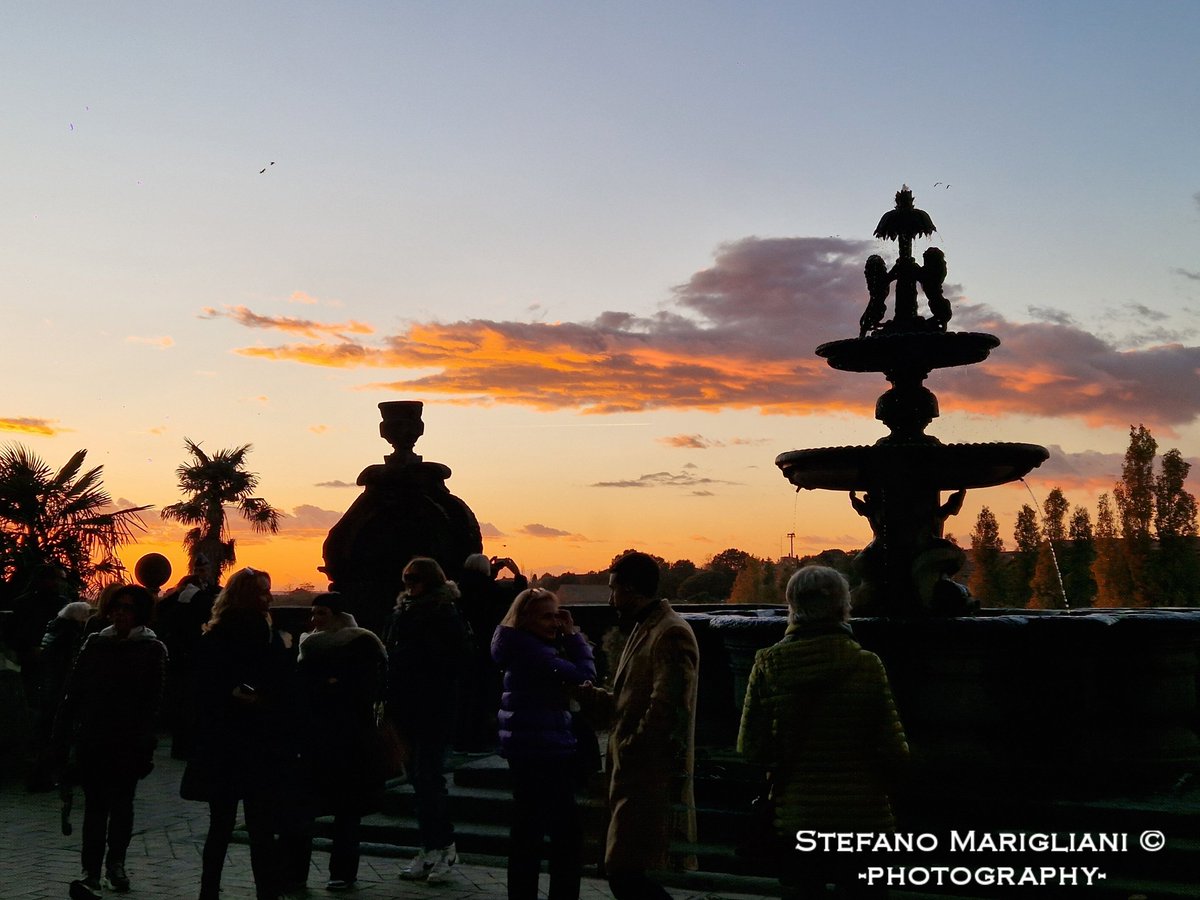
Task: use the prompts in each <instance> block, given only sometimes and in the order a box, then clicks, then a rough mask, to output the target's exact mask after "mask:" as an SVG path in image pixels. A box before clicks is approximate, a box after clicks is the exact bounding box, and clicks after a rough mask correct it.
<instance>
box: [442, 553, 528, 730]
mask: <svg viewBox="0 0 1200 900" xmlns="http://www.w3.org/2000/svg"><path fill="white" fill-rule="evenodd" d="M506 569H507V570H508V571H509V572H511V573H512V576H513V577H512V578H500V577H499V576H500V573H502V572H503V571H505V570H506ZM527 587H529V579H528V578H526V577H525V576H524V575H522V574H521V569H520V568H519V567H518V566H517V564H516V563H515V562H513V561H512V560H511V559H509V558H508V557H498V556H493V557H491V558H490V559H489V558H488V557H487V556H484V555H483V554H482V553H472V554H471V555H470V556H468V557H467V558H466V560H465V561H464V562H463V571H462V575H461V576H460V577H459V579H458V590H459V593H460V594H461V595H462V596H461V597H460V599H459V601H458V608H459V610H461V611H462V616H463V619H464V620H465V621H466V623H467V625H468V627H469V628H470V631H471V636H472V641H473V644H472V652H471V656H470V659H469V660H468V662H467V671H466V673H465V675H464V678H463V691H462V697H461V698H460V704H459V708H460V711H461V716H460V721H459V724H458V734H457V736H456V741H455V746H456V747H458V748H459V749H461V750H466V751H468V752H470V751H487V752H495V749H496V710H497V709H499V707H500V691H501V677H500V671H499V669H497V668H496V665H495V663H493V662H492V634H493V633H494V632H495V630H496V626H497V625H499V624H500V620H501V619H503V618H504V615H505V613H507V612H508V609H509V607H510V606H512V602H513V600H515V599H516V597H517V595H518V594H519V593H521V591H523V590H525V589H526V588H527Z"/></svg>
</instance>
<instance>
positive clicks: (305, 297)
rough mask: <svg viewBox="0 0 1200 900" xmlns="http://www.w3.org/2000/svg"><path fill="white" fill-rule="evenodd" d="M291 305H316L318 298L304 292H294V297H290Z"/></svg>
mask: <svg viewBox="0 0 1200 900" xmlns="http://www.w3.org/2000/svg"><path fill="white" fill-rule="evenodd" d="M288 302H289V303H303V304H305V305H306V306H312V305H314V304H316V302H317V298H316V297H314V296H312V295H311V294H306V293H304V291H292V296H290V297H288Z"/></svg>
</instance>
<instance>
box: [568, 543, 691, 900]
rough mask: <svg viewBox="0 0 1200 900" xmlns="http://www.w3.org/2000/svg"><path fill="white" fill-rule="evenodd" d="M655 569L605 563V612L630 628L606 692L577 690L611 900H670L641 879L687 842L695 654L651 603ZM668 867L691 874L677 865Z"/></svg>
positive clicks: (670, 618) (645, 564) (665, 606)
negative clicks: (597, 745) (604, 749)
mask: <svg viewBox="0 0 1200 900" xmlns="http://www.w3.org/2000/svg"><path fill="white" fill-rule="evenodd" d="M658 578H659V571H658V564H657V563H655V562H654V559H653V558H652V557H650V556H648V555H646V554H645V553H638V552H632V553H626V554H625V555H624V556H622V557H621V558H620V559H619V560H617V561H616V562H615V563H613V567H612V571H611V574H610V575H609V579H608V583H609V587H610V589H611V591H612V597H611V598H610V601H609V602H610V603H611V604H612V605H613V607H614V608H615V609H616V611H617V614H618V616H619V617H620V619H621V621H622V623H623V624H624V625H625V627H627V628H632V631H631V632H630V634H629V640H628V641H627V642H626V643H625V649H624V651H622V653H621V660H620V662H619V663H618V664H617V668H616V672H615V674H614V676H613V689H612V692H611V693H610V692H608V691H605V690H602V689H600V688H597V687H593V686H590V685H585V686H584V687H583V688H580V689H579V699H580V702H581V703H583V704H584V705H585V711H586V710H588V709H589V708H590V710H591V711H592V714H593V715H594V716H596V717H597V720H598V721H606V722H607V723H609V724H610V726H611V728H610V731H609V736H608V773H609V789H608V806H609V813H610V816H611V818H610V820H609V826H608V842H607V846H606V848H605V853H604V867H605V869H606V870H607V872H608V884H609V887H610V888H611V889H612V892H613V896H614V897H616V898H617V900H626V898H629V900H653V898H661V897H667V898H669V897H670V894H668V893H667V892H666V891H664V890H663V889H662V888H661V887H659V886H658V885H657V884H656V883H654V882H653V881H651V879H650V878H649V877H648V875H647V872H650V871H653V870H656V869H666V868H668V867H669V866H670V863H671V859H670V854H669V850H670V845H671V841H672V840H673V839H678V840H683V841H695V839H696V803H695V800H694V798H693V794H692V770H693V765H694V757H695V732H696V689H697V685H698V683H699V682H698V678H699V666H700V649H699V647H698V646H697V643H696V636H695V634H693V633H692V628H691V626H690V625H688V623H687V622H686V621H684V619H683V618H682V617H681V616H680V615H679V614H678V613H677V612H675V610H673V609H671V606H670V604H669V603H667V601H666V600H661V599H659V598H658ZM675 862H676V866H677V867H682V868H695V858H694V857H689V856H685V857H684V858H683V859H681V860H676V861H675Z"/></svg>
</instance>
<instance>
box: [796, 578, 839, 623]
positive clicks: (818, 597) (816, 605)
mask: <svg viewBox="0 0 1200 900" xmlns="http://www.w3.org/2000/svg"><path fill="white" fill-rule="evenodd" d="M784 595H785V596H786V597H787V604H788V621H789V622H791V623H796V622H844V621H845V620H846V619H848V618H849V617H850V584H849V583H848V582H847V581H846V578H845V576H843V575H842V573H841V572H839V571H838V570H837V569H830V568H829V567H828V566H805V567H804V568H802V569H798V570H796V572H795V574H793V575H792V577H791V578H790V579H788V583H787V588H786V589H785V591H784Z"/></svg>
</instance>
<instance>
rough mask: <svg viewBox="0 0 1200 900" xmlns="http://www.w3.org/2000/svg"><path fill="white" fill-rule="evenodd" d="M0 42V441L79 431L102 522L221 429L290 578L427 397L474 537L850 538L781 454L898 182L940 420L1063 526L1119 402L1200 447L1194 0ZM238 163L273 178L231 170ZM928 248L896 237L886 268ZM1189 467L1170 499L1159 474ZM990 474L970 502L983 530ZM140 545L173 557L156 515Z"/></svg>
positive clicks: (825, 372) (217, 440)
mask: <svg viewBox="0 0 1200 900" xmlns="http://www.w3.org/2000/svg"><path fill="white" fill-rule="evenodd" d="M4 18H5V23H4V29H3V33H2V34H0V47H2V49H3V58H4V60H5V78H4V80H3V84H0V103H2V106H0V110H2V113H3V120H4V123H5V139H4V140H3V141H2V142H0V169H2V170H3V172H4V174H5V185H6V187H5V191H4V197H3V203H0V228H2V229H3V231H2V234H0V292H2V295H3V301H4V302H3V335H4V338H5V339H4V350H3V353H0V372H3V383H4V384H5V385H6V390H4V391H3V393H2V394H0V443H11V442H21V443H23V444H25V445H27V446H29V447H30V448H32V449H33V450H34V451H35V452H37V453H38V454H39V455H40V456H42V457H43V458H44V459H45V460H47V461H48V462H49V463H51V464H53V465H55V466H58V465H61V464H62V463H63V462H65V461H66V459H67V458H68V457H69V456H70V454H71V453H72V452H73V451H75V450H77V449H79V448H87V449H88V451H89V456H88V461H89V462H90V463H93V464H96V463H102V464H103V465H104V467H105V476H106V477H105V482H106V485H107V486H108V488H109V490H110V492H111V493H112V494H113V496H114V497H117V498H120V501H119V502H120V503H121V505H133V504H153V505H154V506H155V507H156V508H161V507H162V506H165V505H167V504H169V503H172V502H175V501H176V500H178V499H179V494H178V492H177V489H176V480H175V474H174V473H175V467H176V466H177V465H178V464H179V463H180V462H182V461H183V460H184V458H185V451H184V448H183V442H184V438H185V437H187V438H190V439H192V440H195V441H198V442H201V443H202V444H203V446H204V447H205V448H206V449H210V450H216V449H220V448H223V447H228V446H233V445H238V444H243V443H251V444H253V445H254V450H253V453H252V454H251V456H250V467H251V468H252V469H253V470H255V471H257V472H259V473H260V474H261V476H262V480H261V485H260V488H261V490H260V493H261V495H262V496H263V497H265V498H266V499H268V500H269V501H270V502H272V503H273V504H275V505H276V506H277V507H279V508H280V509H282V510H283V511H284V512H285V513H286V514H287V517H286V518H285V519H284V522H283V527H282V530H281V533H280V535H279V536H278V537H276V538H272V539H271V540H269V541H267V540H264V539H261V538H256V537H253V536H251V535H249V534H241V533H240V532H239V534H238V539H239V561H240V562H241V563H243V564H251V565H255V566H259V567H264V568H267V569H270V570H271V571H272V572H273V573H274V575H275V579H276V586H277V587H286V586H288V585H294V584H299V583H303V582H312V583H314V584H316V585H317V586H318V587H324V585H325V582H324V580H323V577H322V576H321V575H320V573H319V572H317V570H316V567H317V566H318V565H320V564H321V558H320V545H321V541H322V540H323V538H324V536H325V534H326V532H327V531H328V529H329V527H330V526H331V525H332V524H333V523H334V522H336V521H337V519H338V518H339V517H340V516H341V514H342V513H343V512H344V511H345V510H346V508H347V507H348V506H349V505H350V503H351V502H352V501H353V500H354V498H355V497H356V496H357V495H358V492H359V488H357V487H356V486H355V484H354V482H355V479H356V477H357V476H358V473H359V472H360V471H361V470H362V469H363V468H364V467H365V466H367V465H370V464H373V463H378V462H381V461H382V457H383V456H384V455H385V454H386V453H388V452H390V448H389V447H388V446H387V444H385V443H384V442H383V441H382V440H381V439H380V438H379V437H378V430H377V428H378V420H379V416H378V412H377V409H376V404H378V403H379V402H381V401H384V400H398V399H417V400H423V401H424V402H425V404H426V405H425V417H424V418H425V423H426V435H425V437H424V438H423V439H422V440H421V441H420V442H419V443H418V445H417V448H416V450H417V452H418V453H421V454H423V455H424V457H425V459H427V460H433V461H438V462H442V463H445V464H446V465H448V466H450V467H451V468H452V469H453V470H454V475H453V477H452V478H451V479H450V481H449V483H448V486H449V488H450V489H451V491H453V492H454V493H455V494H457V495H458V496H460V497H461V498H463V499H464V500H465V501H466V502H467V503H468V504H469V505H470V506H471V507H472V509H473V510H474V511H475V513H476V515H477V517H478V518H479V521H480V522H481V524H482V525H483V528H484V532H485V550H486V551H487V552H489V553H493V554H500V555H507V556H513V557H514V558H515V559H516V561H517V562H518V563H519V564H520V565H521V567H522V568H523V569H524V570H525V571H526V572H545V571H561V570H563V569H574V570H586V569H592V568H603V567H604V566H605V565H606V564H607V562H608V560H609V559H611V557H612V556H613V555H614V554H615V553H617V552H619V551H620V550H622V549H624V548H627V547H635V546H636V547H639V548H641V549H645V550H647V551H650V552H653V553H657V554H659V555H661V556H664V557H666V558H668V559H671V560H673V559H679V558H689V559H692V560H695V561H697V562H702V561H703V560H704V559H706V558H707V557H709V556H711V555H712V554H713V553H716V552H719V551H720V550H723V549H725V548H726V547H739V548H741V549H744V550H748V551H750V552H751V553H754V554H756V555H759V556H770V557H778V556H780V555H781V554H782V553H785V552H787V549H788V538H787V537H786V535H787V534H788V533H789V532H794V533H795V535H796V538H795V548H796V551H797V552H799V553H803V552H812V551H816V550H821V549H823V548H826V547H842V548H847V549H849V548H853V547H860V546H862V545H863V544H864V543H865V542H866V541H867V540H868V539H869V529H868V528H867V526H866V524H865V522H864V521H863V520H861V519H859V518H858V517H857V516H856V515H855V514H854V512H853V510H852V509H851V508H850V505H849V503H848V501H847V498H846V497H845V496H844V495H840V494H828V493H809V492H805V493H802V494H796V493H795V492H794V491H793V489H792V488H791V486H790V485H789V484H788V483H787V482H786V481H785V480H784V478H783V477H782V475H780V473H779V471H778V469H777V468H776V467H775V465H774V459H775V456H776V455H777V454H779V453H781V452H783V451H786V450H792V449H799V448H805V447H824V446H834V445H841V444H865V443H871V442H873V441H875V440H876V439H877V438H878V437H880V436H881V435H882V434H883V433H884V432H885V429H884V427H883V426H882V424H880V423H878V422H876V421H875V420H874V418H873V411H874V402H875V398H876V397H877V396H878V395H879V394H880V393H881V392H882V391H883V390H884V388H886V386H887V385H886V382H885V381H884V380H883V378H882V376H878V375H852V374H841V373H837V372H834V371H833V370H831V369H830V368H828V366H826V365H825V363H824V362H823V361H821V360H819V359H817V358H816V357H815V356H814V354H813V349H814V348H815V347H816V346H817V345H818V344H819V343H821V342H823V341H827V340H833V339H837V338H844V337H852V336H855V335H856V334H857V322H858V318H859V316H860V315H861V313H862V311H863V308H864V307H865V304H866V300H867V294H866V289H865V285H864V282H863V277H862V269H863V264H864V262H865V260H866V257H867V256H868V255H870V254H872V253H881V254H883V255H884V257H885V258H886V259H887V261H888V262H889V263H890V262H891V261H892V260H894V258H895V255H896V247H895V244H893V243H890V242H884V241H877V240H875V239H874V238H872V236H871V234H872V231H873V229H874V227H875V224H876V222H877V221H878V219H879V217H880V215H881V214H882V213H883V212H885V211H886V210H888V209H890V208H891V206H892V203H893V200H892V198H893V194H894V193H895V191H896V190H897V189H899V188H900V186H901V184H904V183H907V184H908V185H910V186H911V187H912V189H913V191H914V193H915V195H916V202H917V205H918V206H919V207H921V208H923V209H925V210H927V211H928V212H929V213H930V215H931V216H932V218H933V220H934V222H935V223H936V224H937V228H938V231H937V233H936V234H935V235H934V237H933V243H934V244H935V245H936V246H938V247H940V248H942V249H943V250H944V251H945V254H946V258H947V261H948V265H949V279H948V284H953V296H954V298H955V301H954V302H955V317H954V320H953V322H952V323H951V328H953V329H961V330H975V331H987V332H990V333H993V334H995V335H997V336H998V337H999V338H1000V339H1001V341H1002V345H1001V347H1000V348H999V349H998V350H996V351H995V352H994V353H993V354H992V357H991V359H990V360H989V361H988V362H986V363H984V364H983V365H980V366H975V367H971V368H969V369H958V370H953V371H942V372H937V373H935V374H934V375H933V376H932V377H931V378H930V380H929V382H927V384H928V386H929V387H930V388H931V389H932V390H933V391H934V392H935V393H937V395H938V397H939V399H940V401H941V408H942V416H941V418H940V419H938V420H937V421H935V423H934V424H933V425H932V426H931V428H930V429H929V430H930V432H931V433H933V434H935V435H937V436H938V437H940V438H941V439H942V440H944V441H948V442H949V441H993V440H1014V441H1030V442H1036V443H1041V444H1044V445H1046V446H1048V447H1050V449H1051V451H1052V457H1051V459H1050V461H1049V462H1048V463H1047V464H1045V465H1044V466H1043V467H1042V468H1041V469H1038V470H1035V471H1034V473H1033V475H1032V476H1031V477H1030V479H1029V486H1030V489H1031V490H1032V492H1033V494H1034V496H1035V497H1036V498H1037V500H1038V502H1039V503H1040V500H1041V498H1042V497H1043V496H1044V495H1045V493H1046V491H1048V490H1049V489H1050V488H1051V487H1053V486H1055V485H1060V486H1062V487H1063V488H1064V489H1065V490H1066V492H1067V495H1068V498H1069V499H1070V500H1071V501H1072V502H1073V503H1081V504H1085V505H1088V506H1089V507H1092V508H1093V509H1094V502H1095V497H1096V494H1097V493H1098V492H1099V491H1102V490H1107V489H1109V488H1110V487H1111V485H1112V483H1113V480H1114V479H1115V478H1116V477H1117V475H1118V474H1119V470H1120V458H1121V454H1122V453H1123V451H1124V449H1125V446H1126V444H1127V443H1128V432H1129V427H1130V425H1131V424H1136V423H1145V424H1146V425H1147V426H1148V427H1149V428H1150V429H1151V430H1152V431H1153V433H1154V434H1155V436H1156V437H1157V438H1158V440H1159V444H1160V448H1161V449H1164V450H1165V449H1167V448H1169V447H1179V448H1180V449H1181V450H1182V451H1183V453H1184V455H1185V456H1186V457H1187V458H1189V459H1191V460H1193V461H1194V462H1195V461H1196V457H1197V456H1198V455H1200V441H1198V438H1200V424H1198V422H1197V418H1198V415H1200V401H1198V398H1200V302H1198V301H1200V253H1198V252H1197V248H1198V247H1200V168H1198V167H1197V158H1198V155H1197V154H1198V149H1197V148H1200V65H1198V64H1197V55H1196V47H1197V45H1198V44H1200V40H1198V39H1200V5H1197V4H1195V3H1184V2H1179V3H1170V2H1162V3H1147V4H1132V3H1104V2H1086V3H1085V2H1079V3H1066V2H1040V3H1033V2H1007V3H976V2H968V3H922V2H915V3H908V4H903V5H897V4H894V3H853V4H829V3H806V2H796V3H765V2H764V3H746V2H737V3H734V2H686V3H683V2H680V3H669V2H651V3H645V2H639V3H626V2H607V3H603V4H600V3H587V4H585V3H575V4H563V3H529V2H511V3H498V2H492V3H485V2H477V3H438V2H428V3H416V2H402V0H397V2H388V3H383V2H357V3H341V4H334V3H326V2H295V0H292V2H287V3H283V2H253V3H249V4H246V3H227V2H212V3H205V4H187V5H184V4H148V3H118V2H108V0H103V2H99V3H94V4H77V3H70V4H68V3H39V4H21V5H16V6H10V7H9V8H8V9H7V11H6V14H5V17H4ZM261 170H265V171H261ZM924 246H925V243H924V242H921V241H918V243H917V247H916V250H917V254H918V255H919V253H920V250H921V249H923V248H924ZM1190 487H1191V489H1192V490H1193V491H1196V490H1198V489H1200V485H1198V483H1197V480H1196V479H1193V480H1192V482H1191V484H1190ZM1029 500H1030V494H1029V493H1027V492H1026V489H1025V487H1024V486H1022V485H1019V484H1018V485H1017V486H1014V487H1005V488H995V489H992V490H988V491H977V492H973V493H971V494H970V495H969V496H968V498H967V503H966V505H965V506H964V509H963V511H962V513H961V515H960V516H959V517H958V518H957V519H954V520H952V521H951V522H950V523H949V524H948V529H949V530H950V531H952V532H953V533H955V534H956V535H958V536H959V537H960V538H962V539H964V540H965V538H966V536H967V535H968V534H969V532H970V530H971V527H972V525H973V523H974V520H975V517H976V515H977V514H978V511H979V508H980V506H981V505H983V504H987V505H988V506H990V507H991V508H992V509H993V510H995V511H996V512H997V513H998V514H999V515H1000V518H1001V527H1002V529H1003V532H1004V534H1005V537H1006V539H1007V540H1009V542H1010V543H1011V529H1012V522H1011V520H1012V515H1013V514H1014V512H1015V511H1016V509H1017V508H1018V507H1019V506H1020V505H1021V503H1023V502H1027V501H1029ZM147 525H148V527H149V532H148V533H147V534H146V535H145V536H144V540H143V541H142V543H140V544H139V545H137V546H136V547H131V548H128V549H127V550H126V551H125V553H124V554H123V555H124V557H125V559H126V561H127V563H132V562H133V561H134V560H136V558H137V557H138V556H140V555H141V554H142V553H144V552H147V551H149V550H157V551H160V552H163V553H166V554H167V555H168V557H170V558H171V560H172V562H173V563H174V565H175V567H176V575H180V574H183V571H184V565H185V563H184V554H183V551H182V550H181V548H180V546H179V539H180V537H181V536H182V529H181V528H180V527H178V526H176V525H172V524H167V523H163V522H161V521H160V520H159V519H158V516H157V513H156V512H155V513H151V514H150V515H149V516H148V517H147Z"/></svg>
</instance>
